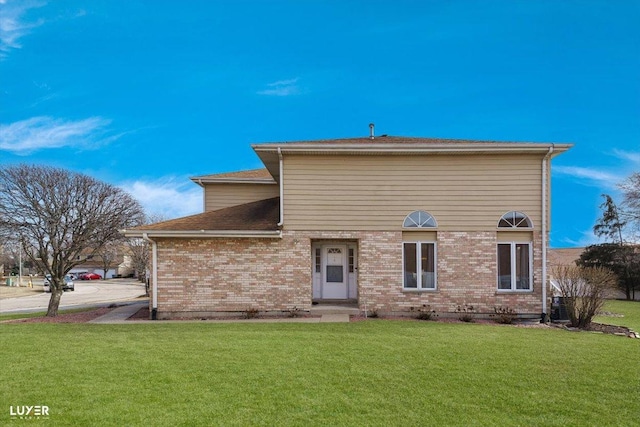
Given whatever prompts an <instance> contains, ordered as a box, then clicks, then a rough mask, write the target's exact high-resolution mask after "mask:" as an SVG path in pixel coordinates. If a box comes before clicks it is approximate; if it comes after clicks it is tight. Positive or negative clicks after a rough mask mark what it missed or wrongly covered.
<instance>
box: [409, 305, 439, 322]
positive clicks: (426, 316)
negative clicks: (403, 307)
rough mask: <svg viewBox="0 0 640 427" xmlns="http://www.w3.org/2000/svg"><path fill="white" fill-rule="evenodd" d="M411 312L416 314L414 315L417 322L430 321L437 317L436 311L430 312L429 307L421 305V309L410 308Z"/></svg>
mask: <svg viewBox="0 0 640 427" xmlns="http://www.w3.org/2000/svg"><path fill="white" fill-rule="evenodd" d="M411 311H415V312H417V313H418V314H417V315H416V319H418V320H431V319H435V318H436V317H438V315H437V314H436V311H435V310H432V309H431V306H430V305H427V304H422V307H418V308H417V309H415V308H414V307H411Z"/></svg>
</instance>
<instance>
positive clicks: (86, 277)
mask: <svg viewBox="0 0 640 427" xmlns="http://www.w3.org/2000/svg"><path fill="white" fill-rule="evenodd" d="M100 279H102V276H101V275H99V274H96V273H85V274H83V275H82V276H80V280H100Z"/></svg>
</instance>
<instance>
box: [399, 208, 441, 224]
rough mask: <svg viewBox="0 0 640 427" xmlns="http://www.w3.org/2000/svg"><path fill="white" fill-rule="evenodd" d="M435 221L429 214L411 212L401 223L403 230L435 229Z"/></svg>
mask: <svg viewBox="0 0 640 427" xmlns="http://www.w3.org/2000/svg"><path fill="white" fill-rule="evenodd" d="M437 226H438V224H437V223H436V219H435V218H434V217H433V215H431V214H430V213H429V212H425V211H413V212H411V213H410V214H409V215H407V216H406V217H405V219H404V222H403V223H402V227H403V228H436V227H437Z"/></svg>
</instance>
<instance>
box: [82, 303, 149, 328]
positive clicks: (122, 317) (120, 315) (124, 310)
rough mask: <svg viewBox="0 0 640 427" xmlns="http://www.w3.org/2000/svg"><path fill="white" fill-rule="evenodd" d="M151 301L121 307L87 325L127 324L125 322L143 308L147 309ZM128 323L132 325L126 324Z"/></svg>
mask: <svg viewBox="0 0 640 427" xmlns="http://www.w3.org/2000/svg"><path fill="white" fill-rule="evenodd" d="M148 305H149V301H139V302H134V303H133V304H127V305H123V306H121V307H118V308H115V309H113V310H111V311H110V312H109V313H107V314H104V315H102V316H100V317H97V318H95V319H93V320H90V321H89V322H87V323H125V321H126V320H127V319H128V318H129V317H131V316H133V315H134V314H136V313H137V312H138V310H140V309H141V308H144V307H147V306H148ZM126 323H131V322H130V321H129V322H126Z"/></svg>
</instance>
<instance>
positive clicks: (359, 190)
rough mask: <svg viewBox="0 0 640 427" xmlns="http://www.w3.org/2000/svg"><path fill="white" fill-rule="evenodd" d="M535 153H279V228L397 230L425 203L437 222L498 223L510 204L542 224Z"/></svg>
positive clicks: (444, 225) (456, 226)
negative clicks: (282, 216)
mask: <svg viewBox="0 0 640 427" xmlns="http://www.w3.org/2000/svg"><path fill="white" fill-rule="evenodd" d="M541 160H542V156H539V155H513V154H512V155H507V154H503V155H500V154H495V155H431V156H429V155H415V156H393V155H386V156H373V155H371V156H346V155H345V156H338V155H335V156H326V155H317V156H296V155H288V156H286V157H285V159H284V212H285V228H287V229H291V230H398V229H399V228H401V227H402V222H403V220H404V218H405V217H406V216H407V214H409V213H410V212H412V211H415V210H424V211H427V212H429V213H430V214H432V215H433V216H434V217H435V219H436V221H437V222H438V230H457V231H467V230H496V228H497V224H498V220H499V219H500V217H501V216H502V215H503V214H504V213H506V212H509V211H512V210H516V211H520V212H524V213H526V214H527V215H528V216H529V217H530V218H531V220H532V221H533V223H534V228H539V227H540V215H541Z"/></svg>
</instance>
